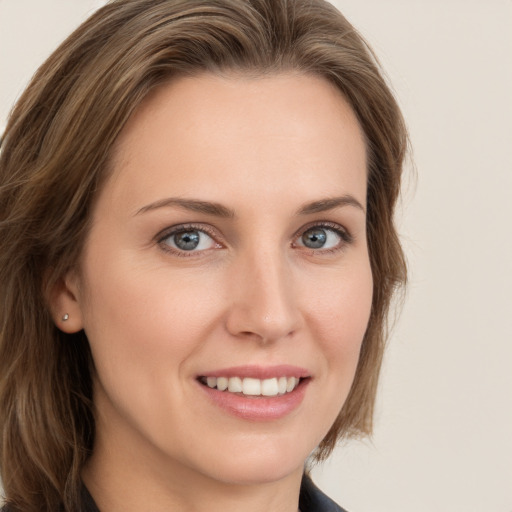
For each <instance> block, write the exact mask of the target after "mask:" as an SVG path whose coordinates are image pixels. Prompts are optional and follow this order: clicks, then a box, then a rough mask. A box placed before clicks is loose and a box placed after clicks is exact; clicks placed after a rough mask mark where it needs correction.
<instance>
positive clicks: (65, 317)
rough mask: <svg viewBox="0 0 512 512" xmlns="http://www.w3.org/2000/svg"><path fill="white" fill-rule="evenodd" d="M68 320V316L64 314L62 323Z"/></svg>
mask: <svg viewBox="0 0 512 512" xmlns="http://www.w3.org/2000/svg"><path fill="white" fill-rule="evenodd" d="M68 319H69V315H68V314H67V313H66V314H65V315H64V316H63V317H62V321H63V322H65V321H66V320H68Z"/></svg>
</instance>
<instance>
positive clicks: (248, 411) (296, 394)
mask: <svg viewBox="0 0 512 512" xmlns="http://www.w3.org/2000/svg"><path fill="white" fill-rule="evenodd" d="M199 377H241V378H244V377H249V378H253V379H268V378H272V377H297V378H300V379H301V381H300V382H299V384H298V385H297V387H296V388H295V389H294V390H293V391H291V392H289V393H286V394H284V395H280V396H272V397H267V396H265V397H264V396H257V397H248V396H243V395H238V394H234V393H230V392H227V391H219V390H218V389H215V388H210V387H208V386H205V385H204V384H202V383H201V382H200V381H199ZM196 381H197V385H198V386H199V387H200V389H201V390H202V392H203V393H205V395H206V397H207V399H208V400H209V402H210V403H212V404H213V405H215V406H216V407H218V408H220V409H221V410H223V411H224V412H227V413H228V414H230V415H232V416H235V417H238V418H241V419H244V420H248V421H273V420H278V419H281V418H284V417H285V416H287V415H289V414H291V413H292V412H293V411H294V410H296V409H297V408H298V407H299V406H300V404H301V403H302V401H303V399H304V396H305V394H306V390H307V387H308V385H309V383H310V382H311V374H310V373H309V372H308V371H307V370H306V369H304V368H300V367H297V366H290V365H278V366H270V367H268V366H267V367H262V366H236V367H231V368H224V369H221V370H215V371H211V372H205V373H202V374H201V375H198V378H197V379H196Z"/></svg>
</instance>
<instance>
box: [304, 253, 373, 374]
mask: <svg viewBox="0 0 512 512" xmlns="http://www.w3.org/2000/svg"><path fill="white" fill-rule="evenodd" d="M372 293H373V280H372V274H371V269H370V264H369V262H366V261H362V262H361V263H360V264H358V265H357V267H355V268H354V267H351V269H350V272H341V273H340V275H339V276H333V275H331V276H330V279H325V280H324V282H323V286H322V287H319V288H318V292H317V293H316V294H315V297H314V298H312V299H310V300H309V301H308V304H309V305H308V315H309V316H310V321H309V324H310V325H312V326H313V328H314V329H315V330H316V332H317V333H318V334H317V336H316V337H317V339H318V341H319V343H321V345H322V352H324V353H325V354H326V355H327V359H328V360H329V361H331V362H332V363H333V364H334V363H335V362H336V363H338V364H339V363H340V362H341V363H342V364H344V365H346V364H348V365H353V366H354V367H355V365H356V364H357V360H358V357H359V351H360V348H361V343H362V340H363V337H364V334H365V332H366V328H367V325H368V320H369V317H370V311H371V305H372Z"/></svg>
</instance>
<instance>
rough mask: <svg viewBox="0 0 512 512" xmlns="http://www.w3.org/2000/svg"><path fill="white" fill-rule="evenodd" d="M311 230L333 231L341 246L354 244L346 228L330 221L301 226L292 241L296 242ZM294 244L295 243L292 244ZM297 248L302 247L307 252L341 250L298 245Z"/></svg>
mask: <svg viewBox="0 0 512 512" xmlns="http://www.w3.org/2000/svg"><path fill="white" fill-rule="evenodd" d="M312 228H323V229H330V230H332V231H335V232H336V234H337V235H339V237H340V238H341V239H342V241H343V243H342V244H340V245H341V246H343V245H345V244H351V243H353V242H354V237H353V235H352V234H351V233H350V232H349V230H348V229H347V228H345V227H344V226H342V225H341V224H338V223H336V222H332V221H316V222H310V223H309V224H306V225H305V226H302V227H301V228H300V229H299V230H298V231H297V232H296V233H295V235H294V236H293V240H294V241H295V240H297V239H298V238H300V237H301V236H302V235H303V234H304V233H305V232H306V231H308V230H310V229H312ZM294 243H295V242H294ZM298 247H304V248H305V249H307V250H308V251H314V252H322V251H325V252H329V251H331V252H332V251H336V250H337V249H341V248H342V247H336V248H332V249H321V248H320V249H310V248H309V247H305V246H303V245H299V246H298Z"/></svg>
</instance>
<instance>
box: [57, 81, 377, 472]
mask: <svg viewBox="0 0 512 512" xmlns="http://www.w3.org/2000/svg"><path fill="white" fill-rule="evenodd" d="M365 200H366V158H365V144H364V141H363V136H362V134H361V130H360V127H359V125H358V122H357V120H356V117H355V116H354V114H353V113H352V111H351V109H350V107H349V106H348V104H347V102H346V101H345V100H344V98H343V97H342V96H341V94H340V93H339V92H338V91H337V90H336V89H335V88H334V87H333V86H331V85H330V84H329V83H327V82H326V81H324V80H323V79H320V78H317V77H313V76H304V75H298V74H296V75H292V74H283V75H275V76H271V77H265V78H258V79H255V78H245V77H241V76H231V77H218V76H213V75H202V76H198V77H194V78H182V79H179V80H176V81H174V82H172V83H170V84H168V85H166V86H163V87H162V88H160V89H159V90H158V91H156V92H155V93H153V94H152V95H151V96H150V97H149V98H148V99H146V100H145V102H144V103H143V104H142V105H141V106H140V107H139V109H138V110H137V111H136V113H135V114H134V115H133V117H132V118H131V120H130V122H129V123H128V125H127V126H126V127H125V128H124V130H123V132H122V134H121V136H120V138H119V141H118V144H117V146H116V151H115V154H114V158H113V172H112V175H111V176H110V177H109V179H108V181H107V183H106V185H105V186H104V188H103V190H102V191H101V193H100V195H99V198H98V201H97V203H96V206H95V210H94V215H93V219H92V220H93V223H92V228H91V230H90V234H89V237H88V240H87V242H86V245H85V248H84V252H83V255H82V260H81V266H80V272H79V273H77V274H70V275H69V276H67V278H66V287H67V288H66V292H65V294H64V295H65V296H64V298H63V299H62V300H61V305H62V308H63V309H64V308H65V309H66V311H68V312H70V319H69V320H68V322H67V326H66V328H67V329H70V330H71V329H75V330H76V329H80V328H84V329H85V332H86V334H87V337H88V339H89V341H90V346H91V350H92V354H93V359H94V362H95V366H96V375H95V382H94V389H95V390H94V401H95V405H96V409H97V416H98V417H97V439H96V445H95V449H94V455H93V460H94V458H95V457H96V458H97V459H98V460H100V459H101V458H102V457H103V460H106V459H108V457H111V458H112V460H113V459H116V460H117V461H118V464H119V465H120V466H121V465H122V466H123V467H130V465H133V466H134V467H141V464H142V465H143V466H147V467H149V468H159V471H162V470H164V471H173V472H174V473H175V474H179V473H180V472H182V473H184V472H187V474H188V475H200V476H201V477H202V478H209V479H213V480H216V481H222V482H260V481H261V482H263V481H269V480H277V479H280V478H283V477H285V476H286V475H289V474H291V473H294V472H297V471H300V472H301V471H302V466H303V464H304V461H305V459H306V458H307V456H308V455H309V454H310V452H311V451H312V450H313V449H314V448H315V447H316V446H317V445H318V443H320V441H321V440H322V438H323V437H324V436H325V434H326V433H327V431H328V430H329V428H330V427H331V425H332V423H333V421H334V420H335V418H336V416H337V414H338V413H339V411H340V409H341V407H342V405H343V402H344V401H345V399H346V397H347V394H348V392H349V389H350V386H351V383H352V380H353V377H354V372H355V369H356V366H357V362H358V357H359V351H360V346H361V341H362V339H363V335H364V332H365V329H366V325H367V322H368V318H369V313H370V307H371V299H372V276H371V270H370V264H369V258H368V249H367V243H366V232H365V208H366V204H365ZM66 301H67V302H66ZM226 387H227V389H226ZM114 452H115V455H114ZM105 458H106V459H105Z"/></svg>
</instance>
